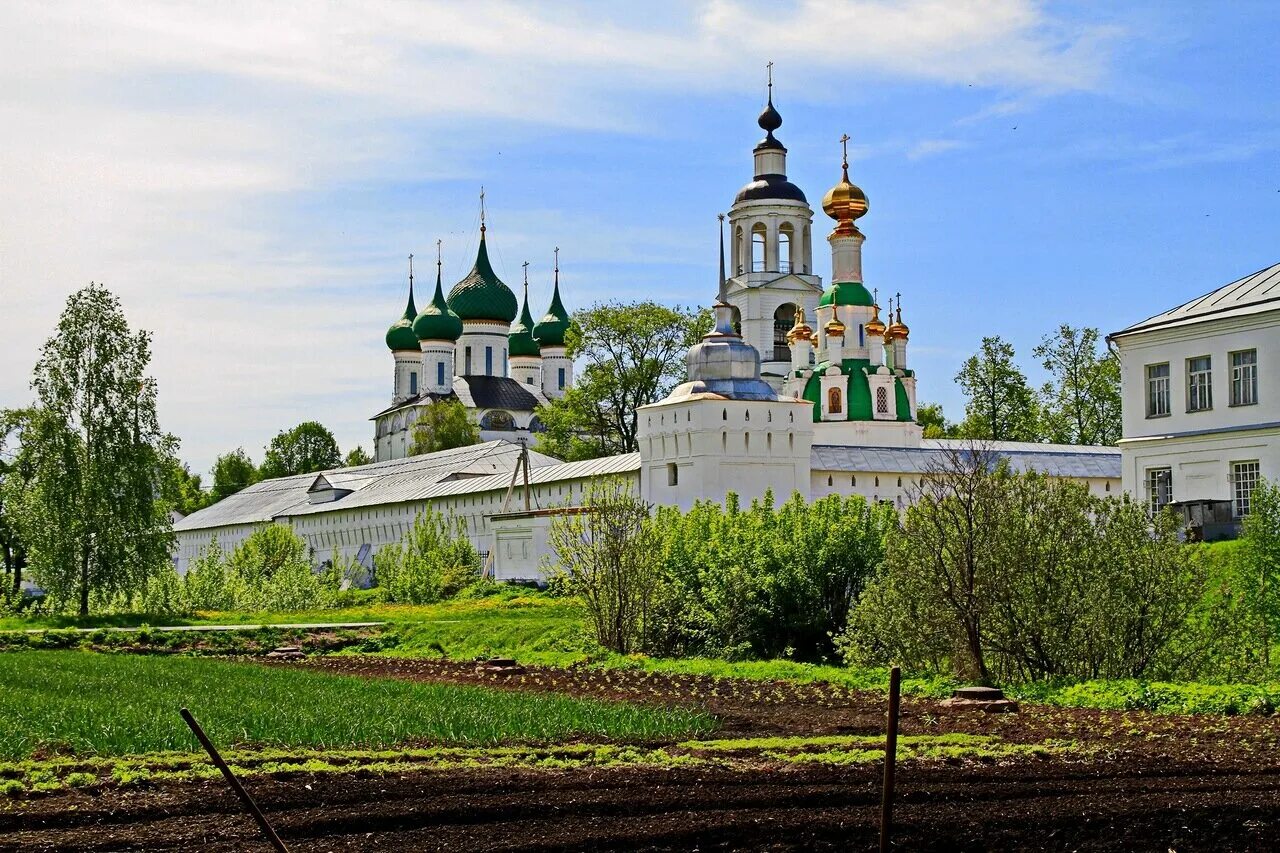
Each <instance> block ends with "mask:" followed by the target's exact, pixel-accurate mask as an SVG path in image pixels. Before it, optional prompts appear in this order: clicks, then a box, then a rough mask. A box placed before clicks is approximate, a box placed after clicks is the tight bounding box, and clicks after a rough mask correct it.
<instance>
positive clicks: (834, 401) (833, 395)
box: [827, 388, 843, 415]
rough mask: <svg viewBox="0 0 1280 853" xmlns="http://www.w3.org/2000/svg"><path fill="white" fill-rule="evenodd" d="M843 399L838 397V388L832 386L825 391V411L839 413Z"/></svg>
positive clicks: (833, 413)
mask: <svg viewBox="0 0 1280 853" xmlns="http://www.w3.org/2000/svg"><path fill="white" fill-rule="evenodd" d="M842 405H843V401H842V400H841V399H840V389H839V388H832V389H831V390H830V391H828V392H827V413H828V414H832V415H838V414H840V413H841V411H842V410H843V409H842Z"/></svg>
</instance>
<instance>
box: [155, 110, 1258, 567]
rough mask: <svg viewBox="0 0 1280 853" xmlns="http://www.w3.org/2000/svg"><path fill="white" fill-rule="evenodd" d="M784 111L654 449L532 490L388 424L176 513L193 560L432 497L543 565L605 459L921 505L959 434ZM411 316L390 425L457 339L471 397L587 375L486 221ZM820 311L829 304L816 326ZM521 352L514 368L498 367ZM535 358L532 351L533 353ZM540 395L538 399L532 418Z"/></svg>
mask: <svg viewBox="0 0 1280 853" xmlns="http://www.w3.org/2000/svg"><path fill="white" fill-rule="evenodd" d="M781 121H782V119H781V117H780V116H779V115H778V113H777V110H776V109H774V107H773V104H772V99H770V103H769V104H768V106H767V107H766V108H765V111H764V113H763V114H762V115H761V117H760V121H759V123H760V126H761V127H762V128H764V129H765V131H766V134H767V135H766V137H765V139H764V141H762V142H761V143H760V144H759V145H757V146H756V150H755V157H756V167H755V179H754V180H753V181H752V182H751V183H750V184H748V185H747V187H746V188H745V189H744V190H743V191H742V192H740V193H739V194H738V196H737V198H736V200H735V202H734V205H733V207H732V208H731V209H730V213H729V225H730V229H731V233H730V239H729V243H730V247H731V248H730V253H729V255H730V263H731V265H732V267H733V269H734V271H735V275H733V276H727V275H726V272H727V271H726V262H725V250H724V242H725V240H724V237H723V235H722V237H721V246H720V288H719V292H718V294H717V298H716V302H715V306H714V312H715V318H716V319H715V327H714V328H713V329H712V330H710V331H709V332H708V333H707V335H706V336H705V337H704V338H703V339H702V341H701V342H700V343H698V344H697V345H695V346H694V347H692V348H691V349H690V351H689V353H688V358H687V365H688V381H687V382H685V383H684V384H682V385H680V386H679V387H678V388H676V389H675V390H674V391H673V392H672V394H671V395H670V396H669V397H667V399H665V400H662V401H660V402H657V403H655V404H653V405H650V406H645V407H643V408H642V409H641V410H640V412H639V432H638V439H639V448H638V451H639V452H637V453H631V454H626V455H622V456H615V457H610V458H607V459H596V460H590V461H588V462H574V463H559V462H557V461H556V460H554V459H551V458H549V457H545V456H542V455H540V454H536V453H531V454H529V458H530V471H529V475H530V476H529V482H530V485H529V488H528V490H527V491H526V490H525V489H524V487H523V475H521V476H519V477H517V476H516V473H515V465H516V463H517V460H518V459H519V456H520V452H521V447H520V445H518V444H515V443H511V442H508V441H490V442H488V443H486V444H481V445H478V446H476V447H470V448H461V449H458V450H451V451H447V452H445V453H438V454H431V455H429V456H418V457H410V458H407V459H400V458H395V457H399V456H403V454H404V453H405V446H406V445H404V444H400V445H398V446H397V445H396V444H395V442H396V441H401V440H402V438H401V436H400V432H398V431H396V430H394V429H392V430H391V431H390V432H389V434H384V432H383V430H382V428H381V426H380V427H379V445H378V447H379V450H378V458H379V460H380V461H379V462H376V463H374V464H372V465H365V466H361V467H358V468H347V469H339V470H336V471H332V472H324V473H323V474H318V475H317V474H311V475H306V476H302V477H291V478H283V479H280V480H272V481H268V482H265V483H259V484H257V485H255V486H251V487H250V488H248V489H246V490H244V491H243V492H241V493H239V494H237V495H234V496H232V497H230V498H227V499H226V500H224V501H222V502H220V503H218V504H215V505H214V506H212V507H209V508H208V509H205V510H201V511H200V512H197V513H194V514H192V515H191V516H188V517H187V518H185V519H183V520H182V521H181V522H179V523H178V524H177V525H175V529H176V530H177V532H178V541H179V551H178V564H179V568H180V569H182V568H185V566H186V565H187V564H188V563H189V561H190V560H191V559H192V558H193V557H194V556H195V555H196V554H198V553H199V551H200V549H201V548H203V547H205V546H207V544H208V543H209V541H210V539H211V538H212V537H213V536H217V538H218V541H219V542H220V544H221V545H222V546H223V547H229V546H234V545H235V544H236V543H238V542H239V541H242V540H243V538H244V537H245V536H247V535H248V533H249V532H250V531H251V530H252V529H253V528H254V527H256V526H259V525H262V524H266V523H269V522H271V521H277V522H282V523H286V524H289V525H291V526H293V527H294V529H296V530H297V531H298V533H299V534H300V535H302V536H303V537H304V538H305V539H306V540H307V542H308V543H309V544H310V545H311V547H312V549H313V551H314V553H315V555H316V559H317V560H323V559H325V558H326V557H327V556H328V555H329V553H330V552H331V551H332V550H333V549H334V548H337V549H338V550H339V551H340V552H341V553H342V554H343V555H345V556H348V557H356V558H357V559H359V560H360V561H361V562H362V563H365V564H368V561H369V557H370V555H371V554H372V552H374V551H376V550H377V549H378V548H379V547H381V546H383V545H386V544H388V543H390V542H396V541H399V540H400V539H401V538H402V537H403V536H404V534H405V532H406V531H407V529H408V526H409V525H410V524H411V523H412V521H413V519H414V518H416V517H417V516H418V515H419V514H420V513H422V512H423V511H425V510H427V509H428V508H430V509H434V510H436V511H439V512H443V513H446V514H452V515H455V516H458V517H460V518H462V519H464V520H465V523H466V529H467V531H468V533H469V535H470V536H471V537H472V539H473V541H474V543H475V544H476V547H477V548H478V549H479V550H481V551H483V552H490V553H492V557H493V562H492V566H493V569H494V572H495V575H496V577H498V578H503V579H538V578H540V577H541V570H540V566H539V561H540V559H541V558H542V557H544V556H545V555H546V548H547V545H546V538H547V529H548V527H549V525H550V524H551V522H552V520H553V518H554V517H555V515H556V514H558V513H561V512H563V511H565V509H566V508H569V509H572V508H574V507H575V505H576V504H579V505H580V502H581V500H582V497H583V494H584V490H585V489H586V488H588V487H589V485H590V483H591V481H592V480H593V479H594V478H596V477H601V476H610V477H622V478H624V479H625V481H626V482H627V483H629V484H630V485H631V488H633V489H635V490H636V492H637V493H638V494H639V495H640V496H641V497H642V498H644V499H645V500H647V501H649V502H651V503H653V504H661V505H670V506H679V507H685V508H687V507H689V506H691V505H692V504H693V503H694V502H695V501H698V500H713V501H717V502H718V501H722V500H724V498H725V495H726V494H727V493H728V492H730V491H732V492H735V493H736V494H738V495H739V496H740V497H741V498H742V499H743V500H744V501H749V500H751V499H753V498H756V497H760V496H761V495H763V494H765V492H767V491H771V492H772V493H773V495H774V496H775V498H776V499H777V500H779V501H782V500H786V499H787V498H789V497H790V496H791V495H792V494H795V493H799V494H801V495H803V496H804V497H806V498H811V499H812V498H820V497H824V496H827V495H833V494H838V495H862V496H864V497H866V498H867V499H869V500H874V501H882V502H887V503H890V504H892V505H894V506H897V507H902V506H904V505H905V503H906V502H907V501H909V500H910V499H911V497H912V495H913V494H914V493H915V489H917V488H918V487H919V485H920V483H921V479H922V477H923V476H924V475H925V474H926V473H927V472H928V471H929V470H930V469H931V467H932V466H933V465H934V464H935V461H937V460H940V459H941V457H943V456H944V451H945V450H947V449H948V448H949V447H950V446H951V445H953V444H954V443H953V442H950V441H947V440H936V441H930V440H923V439H922V437H921V428H920V425H919V424H918V423H917V422H916V377H915V374H914V372H913V370H912V369H911V368H910V367H909V366H908V361H907V355H908V341H909V335H910V330H909V329H908V328H907V326H906V324H905V323H904V322H903V319H902V302H901V299H900V298H899V299H898V300H897V307H896V311H895V310H890V311H888V312H886V317H885V320H882V319H881V318H880V306H879V305H878V304H877V302H878V300H877V299H876V297H875V295H874V294H875V291H874V290H873V289H872V290H869V289H868V288H867V286H866V284H865V282H864V277H863V266H862V243H863V235H862V232H861V231H860V230H859V229H858V227H857V226H856V225H855V220H857V219H858V218H860V217H862V216H864V215H865V214H866V213H867V211H868V205H867V198H866V195H865V194H864V193H863V192H862V190H861V189H859V188H858V187H857V186H855V185H854V184H853V183H852V182H850V180H849V174H848V163H847V161H846V162H845V163H844V165H843V168H842V174H841V178H840V180H839V181H838V182H837V183H836V185H835V186H834V187H832V188H831V190H830V191H829V192H828V193H827V194H826V196H825V198H824V199H823V209H824V211H826V213H827V214H828V215H829V216H830V217H831V218H832V219H833V220H834V222H835V227H834V229H833V230H832V232H831V234H830V235H828V237H827V241H828V243H829V244H830V247H831V254H832V269H833V271H834V274H833V277H832V278H833V280H832V282H831V283H830V284H829V285H827V286H826V287H823V286H822V283H821V280H820V279H819V278H818V277H817V276H816V275H814V274H813V273H812V269H813V267H812V240H811V236H810V233H811V228H812V211H811V210H810V209H809V207H808V203H807V202H806V201H805V197H804V194H803V193H802V192H801V191H800V190H799V189H798V188H797V187H795V186H794V185H793V184H791V183H790V182H789V181H787V180H786V177H785V154H786V149H785V148H782V146H781V143H779V142H778V141H777V140H776V139H775V138H774V137H773V131H774V130H777V129H778V127H779V126H780V125H781ZM721 221H722V227H723V218H722V220H721ZM748 238H749V239H748ZM757 238H758V239H757ZM557 308H559V313H558V314H557V311H556V309H557ZM892 308H893V305H892V303H890V309H892ZM410 309H412V305H411V306H410ZM779 312H782V314H780V313H779ZM412 313H413V311H412V310H408V311H406V314H405V320H402V321H401V323H398V324H397V326H393V327H392V330H391V332H389V333H388V344H389V345H390V346H391V349H392V351H393V353H394V354H395V360H396V363H397V386H396V387H397V403H396V404H395V405H394V406H393V407H392V408H391V409H388V410H387V411H386V412H383V413H380V414H379V415H378V416H377V418H378V420H379V424H380V425H381V423H383V422H384V421H386V420H387V419H388V418H390V419H391V420H392V423H393V424H394V423H395V419H396V418H399V417H400V416H401V413H402V412H406V411H409V410H412V408H413V407H415V406H421V405H424V404H425V403H424V401H425V400H428V399H431V398H430V397H429V396H427V397H424V396H423V395H424V394H426V395H440V394H445V393H448V388H446V387H445V386H443V385H441V384H440V383H437V384H436V385H435V386H431V385H429V386H427V387H426V388H425V390H424V389H419V390H418V391H417V392H416V393H410V392H411V391H413V387H412V384H411V383H412V376H413V371H414V370H415V369H417V370H419V371H421V370H423V369H424V366H427V365H437V366H436V367H434V368H431V369H429V370H427V373H426V375H427V376H428V378H430V377H431V376H432V375H434V376H435V377H436V379H440V377H441V376H442V375H443V376H444V377H450V376H452V373H451V371H450V369H449V364H450V362H449V361H448V359H451V358H453V356H454V353H455V352H456V348H457V347H470V351H471V356H470V358H471V367H470V368H469V369H468V368H466V367H464V368H463V370H461V371H456V370H455V371H453V373H458V375H457V376H456V377H454V378H453V381H452V385H451V386H450V387H452V389H453V393H455V394H457V395H458V396H459V397H460V398H464V399H466V398H465V395H466V394H471V395H472V399H475V394H476V392H477V389H483V388H485V387H486V386H487V385H488V384H490V383H495V384H498V385H500V387H501V388H503V389H512V388H514V389H515V390H523V389H526V388H528V389H530V390H529V393H530V394H531V395H535V396H536V394H535V392H536V391H537V389H538V381H537V379H536V378H533V377H536V376H537V374H535V373H532V371H533V369H534V365H535V362H534V361H533V359H534V356H533V354H532V352H533V349H534V348H537V349H539V351H540V355H541V359H542V364H541V368H540V369H541V388H542V393H543V394H544V395H545V396H553V393H554V392H556V391H558V390H559V386H560V385H561V384H567V381H568V380H571V378H572V374H571V368H570V367H569V366H566V367H564V368H563V370H564V375H565V377H566V382H565V383H562V382H559V381H553V382H552V385H550V386H548V384H547V383H548V363H549V359H550V358H551V357H558V358H563V357H564V348H563V334H564V329H565V328H566V327H567V317H565V318H564V319H563V320H562V319H561V317H562V316H563V308H562V307H559V294H558V290H557V294H556V298H555V299H554V300H553V303H552V311H551V313H549V314H548V317H546V318H544V320H543V323H540V324H538V325H537V326H535V327H534V329H533V336H532V337H533V339H534V340H535V341H536V344H535V347H529V342H528V341H526V340H524V336H525V335H526V334H527V330H528V327H529V325H530V319H529V313H528V303H527V299H526V303H525V306H524V310H523V311H522V312H521V321H520V323H518V324H517V325H516V326H512V327H509V328H508V327H507V326H504V325H503V324H504V323H510V321H511V320H512V319H514V318H515V317H516V307H515V298H514V296H513V295H512V294H511V292H510V291H509V290H507V289H506V286H505V285H503V284H502V283H501V282H500V281H498V280H497V277H496V276H495V275H493V273H492V269H491V268H490V267H489V264H488V257H487V254H486V249H485V245H484V234H483V228H482V231H481V244H480V254H479V257H478V258H477V261H476V268H475V269H474V270H473V271H472V273H471V275H469V276H468V277H467V278H465V279H463V281H462V282H460V283H459V285H458V286H456V287H455V288H454V289H453V291H452V292H451V293H450V296H449V299H448V300H445V298H444V296H443V291H442V288H441V286H440V283H439V276H438V275H437V286H436V293H435V297H434V298H433V299H432V302H431V305H430V306H428V308H427V310H425V311H423V312H422V313H420V314H417V316H416V318H415V319H414V321H413V322H412V323H411V324H410V323H408V321H407V318H408V317H409V315H410V314H412ZM784 316H785V320H786V322H785V324H784V323H782V320H783V318H784ZM806 317H814V318H815V322H816V325H817V327H818V328H817V330H816V331H815V330H814V329H812V328H810V327H809V325H808V322H807V320H806ZM502 318H507V319H505V320H503V319H502ZM886 320H887V321H888V322H886ZM402 324H403V325H402ZM544 324H549V326H550V328H546V327H544ZM784 327H785V328H784ZM780 329H782V335H781V340H782V342H783V344H784V345H785V346H784V348H781V349H780V348H779V346H778V341H779V339H780V338H779V330H780ZM557 335H558V337H557ZM411 339H412V340H411ZM413 342H416V343H417V344H418V349H417V351H416V352H415V350H414V348H413ZM557 346H558V349H557V348H556V347H557ZM504 347H506V348H504ZM484 348H488V349H484ZM783 349H785V356H784V352H783ZM482 352H484V353H488V352H492V353H494V355H492V356H490V355H487V354H486V355H485V356H484V358H485V359H486V361H485V369H484V370H483V371H482V372H481V373H479V374H478V375H477V374H476V373H475V372H474V371H475V370H476V369H477V368H476V359H477V358H479V357H480V356H479V354H480V353H482ZM499 353H500V355H499ZM508 353H509V356H510V361H511V364H512V368H511V373H512V375H511V376H505V375H501V374H503V373H505V372H506V371H505V370H503V371H499V370H498V368H497V364H498V360H501V361H506V360H507V358H508ZM526 353H528V354H527V355H526ZM762 353H764V355H763V358H762V355H761V354H762ZM549 354H554V355H549ZM463 357H464V358H465V356H463ZM1271 357H1273V358H1274V357H1275V356H1274V355H1272V356H1271ZM490 358H493V359H495V361H494V364H492V365H491V364H489V359H490ZM518 358H528V359H529V362H528V364H527V365H526V363H524V362H519V363H517V359H518ZM432 359H439V360H432ZM564 361H565V362H566V364H567V362H568V359H567V358H564ZM439 365H444V366H443V367H440V366H439ZM504 367H505V365H504ZM431 370H434V371H435V373H434V374H432V372H431ZM526 370H527V371H530V372H529V373H525V372H524V371H526ZM402 375H403V376H405V377H407V378H405V379H404V380H403V382H402V380H401V376H402ZM419 375H421V374H419ZM514 377H520V378H519V379H517V378H514ZM558 378H559V377H558V374H557V376H556V379H557V380H558ZM498 379H502V380H504V381H503V382H501V383H496V382H495V381H496V380H498ZM495 393H496V392H495ZM402 395H403V396H402ZM475 407H476V408H477V409H478V410H481V411H494V410H502V411H511V410H512V409H513V408H514V407H512V406H501V405H499V406H493V407H491V406H490V405H489V401H481V400H479V399H475ZM532 411H533V407H532V406H530V407H529V410H528V412H529V415H530V417H532V416H533V414H532ZM402 429H403V427H402ZM387 439H389V440H390V441H391V445H390V446H389V447H388V446H386V445H385V444H384V440H387ZM992 450H994V451H995V452H996V453H997V454H998V455H1000V456H1001V457H1003V458H1004V459H1006V460H1008V462H1009V464H1010V465H1011V467H1013V468H1014V469H1015V470H1027V469H1035V470H1038V471H1041V472H1043V473H1046V474H1048V475H1050V476H1056V477H1063V478H1070V479H1074V480H1079V481H1082V482H1085V483H1087V484H1088V485H1089V487H1090V490H1091V491H1093V492H1094V493H1095V494H1098V495H1105V494H1109V493H1118V492H1119V490H1120V452H1119V451H1118V450H1117V449H1116V448H1111V447H1075V446H1063V445H1048V444H1018V443H1008V442H1006V443H997V444H995V445H994V446H993V447H992ZM388 459H390V460H392V461H381V460H388ZM513 483H516V484H517V486H516V488H515V491H514V495H515V498H514V500H512V499H511V495H512V491H511V490H512V484H513ZM526 496H527V497H526Z"/></svg>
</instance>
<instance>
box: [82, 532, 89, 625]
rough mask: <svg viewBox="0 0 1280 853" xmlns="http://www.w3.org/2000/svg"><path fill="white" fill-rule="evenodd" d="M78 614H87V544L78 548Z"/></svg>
mask: <svg viewBox="0 0 1280 853" xmlns="http://www.w3.org/2000/svg"><path fill="white" fill-rule="evenodd" d="M80 615H81V616H88V615H89V546H88V545H85V546H84V547H83V548H81V549H80Z"/></svg>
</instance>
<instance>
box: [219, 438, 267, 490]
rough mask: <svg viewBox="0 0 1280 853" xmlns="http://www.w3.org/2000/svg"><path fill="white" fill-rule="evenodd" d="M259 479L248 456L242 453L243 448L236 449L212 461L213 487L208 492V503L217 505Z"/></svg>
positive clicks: (255, 468) (254, 466) (258, 474)
mask: <svg viewBox="0 0 1280 853" xmlns="http://www.w3.org/2000/svg"><path fill="white" fill-rule="evenodd" d="M261 479H262V475H261V473H260V472H259V471H258V468H257V466H256V465H254V464H253V460H251V459H250V458H249V454H247V453H245V452H244V448H243V447H237V448H236V449H235V450H232V451H231V452H230V453H224V454H222V455H221V456H219V457H218V458H217V459H215V460H214V461H213V487H212V488H211V489H210V490H209V503H211V504H214V503H217V502H218V501H220V500H222V499H223V498H225V497H228V496H229V495H234V494H235V493H236V492H238V491H240V490H241V489H244V488H248V487H249V486H252V485H253V484H254V483H256V482H258V481H259V480H261Z"/></svg>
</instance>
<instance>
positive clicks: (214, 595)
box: [150, 524, 339, 612]
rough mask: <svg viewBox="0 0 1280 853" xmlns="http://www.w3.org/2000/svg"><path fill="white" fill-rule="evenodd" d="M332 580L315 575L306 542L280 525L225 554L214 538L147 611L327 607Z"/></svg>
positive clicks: (261, 531)
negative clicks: (167, 591)
mask: <svg viewBox="0 0 1280 853" xmlns="http://www.w3.org/2000/svg"><path fill="white" fill-rule="evenodd" d="M338 580H339V579H338V578H332V577H327V576H325V575H322V574H318V573H317V572H315V571H314V570H313V568H312V565H311V554H310V549H308V547H307V544H306V542H304V541H303V540H302V538H301V537H299V536H298V535H297V534H296V533H294V531H293V530H292V529H291V528H289V527H287V526H285V525H283V524H266V525H263V526H262V527H260V528H258V529H257V530H255V531H254V532H253V533H252V534H251V535H250V536H249V537H248V538H247V539H245V540H244V542H242V543H240V544H239V545H238V546H237V547H236V548H234V549H233V550H232V551H231V552H230V553H229V554H228V553H226V552H225V551H223V550H222V548H221V547H220V546H219V545H218V542H217V541H216V540H214V541H213V542H211V543H210V544H209V546H208V547H207V548H205V549H204V550H202V551H201V552H200V554H199V555H198V556H197V557H196V558H195V559H194V560H192V561H191V565H190V566H188V567H187V573H186V574H185V575H184V576H183V577H182V578H181V579H180V580H179V581H178V584H177V587H176V589H175V590H174V591H173V592H170V593H169V594H168V595H167V596H165V599H166V601H165V602H164V603H163V604H155V603H153V604H152V607H151V608H150V609H162V608H163V607H165V606H166V605H167V609H170V610H175V611H178V612H187V611H193V610H229V611H250V612H256V611H267V610H276V611H281V610H307V609H314V608H323V607H328V606H330V605H331V604H332V603H333V597H334V594H335V593H336V592H337V588H338Z"/></svg>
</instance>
